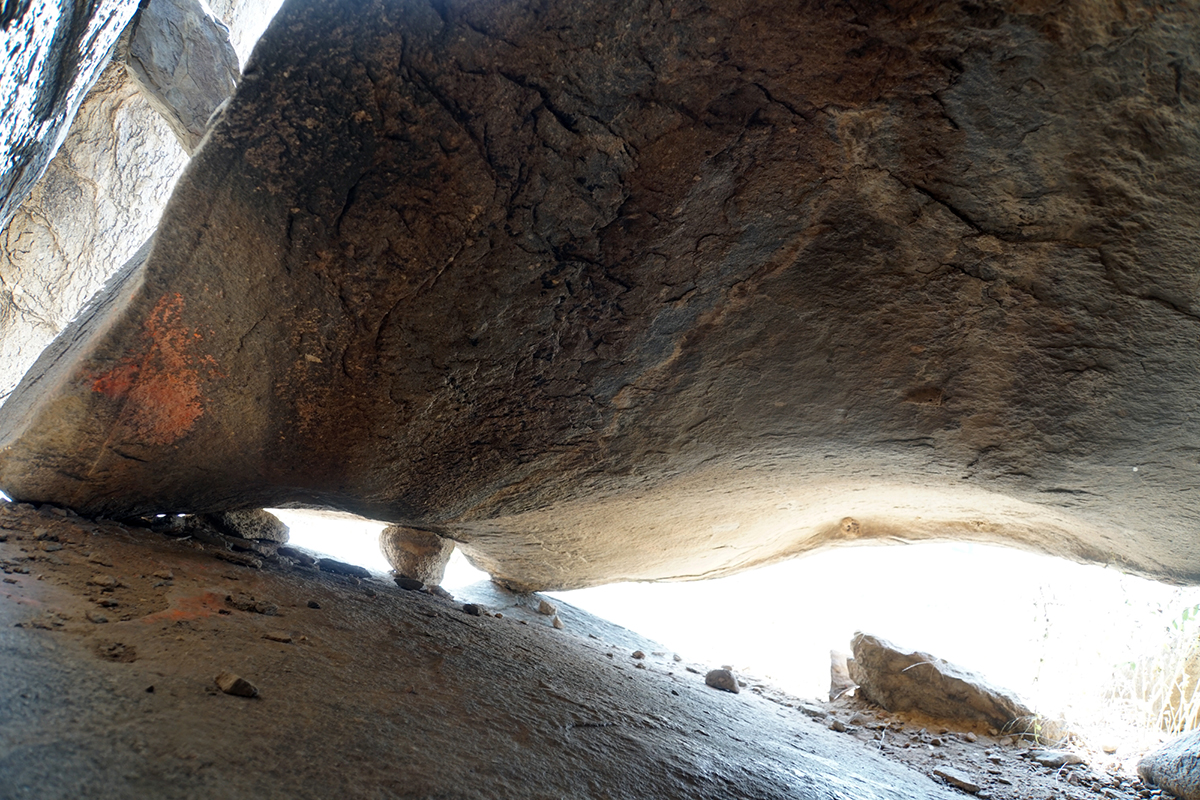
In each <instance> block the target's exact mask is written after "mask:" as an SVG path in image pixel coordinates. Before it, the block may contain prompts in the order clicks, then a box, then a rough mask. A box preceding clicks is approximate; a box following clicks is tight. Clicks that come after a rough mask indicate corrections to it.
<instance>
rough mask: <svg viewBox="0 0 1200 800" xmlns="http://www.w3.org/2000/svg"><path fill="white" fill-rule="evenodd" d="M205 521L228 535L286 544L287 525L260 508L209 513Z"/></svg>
mask: <svg viewBox="0 0 1200 800" xmlns="http://www.w3.org/2000/svg"><path fill="white" fill-rule="evenodd" d="M207 521H208V522H210V523H211V524H212V525H213V527H215V528H216V529H217V530H219V531H221V532H222V533H225V534H228V535H230V536H240V537H241V538H243V539H256V540H259V541H264V542H275V543H277V544H286V543H287V540H288V534H289V533H290V531H289V530H288V526H287V525H284V524H283V522H281V521H280V519H279V517H277V516H275V515H274V514H271V513H270V512H267V511H263V510H262V509H261V508H259V509H254V510H252V511H226V512H225V513H223V514H209V515H208V517H207Z"/></svg>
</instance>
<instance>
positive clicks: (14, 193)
mask: <svg viewBox="0 0 1200 800" xmlns="http://www.w3.org/2000/svg"><path fill="white" fill-rule="evenodd" d="M18 8H21V9H24V13H20V14H14V15H13V17H12V18H7V14H8V13H9V12H10V10H12V11H15V10H16V9H18ZM137 8H138V4H137V0H100V1H99V2H91V3H70V2H55V1H54V0H51V1H50V2H45V3H35V4H31V3H24V4H18V3H6V4H5V5H4V10H5V14H6V19H5V20H4V33H5V37H4V42H5V46H6V50H7V51H6V52H5V54H4V58H3V59H0V120H3V125H2V126H0V164H3V165H4V167H3V169H2V170H0V230H2V229H3V228H4V227H5V226H6V225H7V224H8V220H9V218H10V217H11V216H12V214H13V212H14V211H15V210H16V208H17V206H19V205H20V204H21V201H22V200H24V199H25V197H26V195H28V193H29V191H30V189H32V188H33V185H34V184H35V183H36V182H37V180H38V178H39V177H41V175H42V172H43V171H44V170H45V168H46V165H47V164H48V163H50V159H51V158H52V157H53V156H54V153H55V151H56V150H57V149H58V146H59V145H60V144H61V143H62V140H63V137H64V136H66V133H67V129H68V128H69V127H70V124H71V120H72V119H73V118H74V117H75V112H76V111H77V110H78V108H79V105H80V103H81V102H83V98H84V96H85V95H86V94H87V92H88V89H89V88H91V86H92V84H93V83H94V82H95V80H96V78H97V76H99V74H100V72H101V70H103V69H104V66H105V65H106V64H107V63H108V59H109V53H110V51H111V49H112V47H113V45H114V44H115V43H116V41H117V37H118V36H120V34H121V31H122V30H123V29H124V28H125V25H126V23H128V22H129V20H130V19H131V18H132V17H133V15H134V13H135V12H136V11H137Z"/></svg>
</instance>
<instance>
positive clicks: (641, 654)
mask: <svg viewBox="0 0 1200 800" xmlns="http://www.w3.org/2000/svg"><path fill="white" fill-rule="evenodd" d="M633 657H634V658H645V657H646V654H645V653H644V652H642V651H641V650H634V651H633Z"/></svg>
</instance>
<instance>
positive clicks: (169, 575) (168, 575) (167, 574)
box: [154, 569, 175, 581]
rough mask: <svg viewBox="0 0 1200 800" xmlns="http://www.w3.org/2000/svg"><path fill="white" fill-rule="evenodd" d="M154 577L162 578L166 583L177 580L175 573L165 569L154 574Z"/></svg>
mask: <svg viewBox="0 0 1200 800" xmlns="http://www.w3.org/2000/svg"><path fill="white" fill-rule="evenodd" d="M154 577H156V578H162V579H163V580H164V581H173V580H175V573H174V572H171V570H169V569H163V570H159V571H158V572H156V573H154Z"/></svg>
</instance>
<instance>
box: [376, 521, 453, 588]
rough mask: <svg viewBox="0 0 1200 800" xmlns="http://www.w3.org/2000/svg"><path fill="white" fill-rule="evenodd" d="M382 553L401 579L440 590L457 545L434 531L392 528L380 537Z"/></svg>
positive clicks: (400, 526)
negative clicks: (410, 579)
mask: <svg viewBox="0 0 1200 800" xmlns="http://www.w3.org/2000/svg"><path fill="white" fill-rule="evenodd" d="M379 549H380V550H381V551H382V552H383V556H384V558H386V559H387V561H388V563H389V564H391V565H392V569H393V570H395V571H396V574H397V575H399V576H403V577H407V578H415V579H416V580H418V581H421V582H422V583H427V584H429V585H430V586H437V585H439V584H441V582H442V578H443V576H445V574H446V564H448V563H449V562H450V556H451V554H452V553H453V552H454V541H453V540H451V539H444V538H442V537H441V536H438V535H437V534H436V533H433V532H431V531H423V530H418V529H417V528H408V527H405V526H403V525H389V526H388V527H386V528H384V529H383V531H382V532H381V533H380V534H379Z"/></svg>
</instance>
